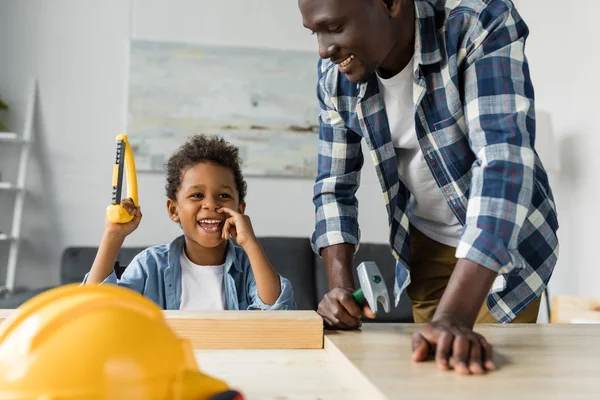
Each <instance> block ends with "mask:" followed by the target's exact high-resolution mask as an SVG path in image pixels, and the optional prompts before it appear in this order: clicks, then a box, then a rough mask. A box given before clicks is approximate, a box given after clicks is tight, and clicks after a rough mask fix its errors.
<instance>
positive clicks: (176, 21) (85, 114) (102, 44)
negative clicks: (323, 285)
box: [0, 0, 387, 286]
mask: <svg viewBox="0 0 600 400" xmlns="http://www.w3.org/2000/svg"><path fill="white" fill-rule="evenodd" d="M268 13H273V15H274V17H273V18H269V17H268V16H267V15H268ZM130 37H136V38H154V39H163V40H188V41H195V42H198V43H207V44H224V45H247V46H264V47H272V48H292V49H298V50H312V51H314V52H315V60H316V56H317V47H316V41H315V39H314V37H313V36H311V35H310V34H309V32H308V31H306V30H305V29H304V28H303V27H302V23H301V17H300V13H299V11H298V9H297V5H296V2H295V1H294V2H292V1H285V2H284V1H281V0H268V1H261V2H247V1H244V0H231V1H227V2H224V1H208V0H202V1H200V0H187V1H182V0H168V1H165V0H163V1H160V0H139V1H136V0H134V1H133V2H132V3H130V2H129V1H123V0H109V1H106V0H105V1H102V2H100V1H92V0H85V1H83V0H30V1H27V2H24V1H11V0H0V60H2V61H0V65H1V68H0V93H2V94H3V96H4V97H6V98H9V99H10V98H12V99H15V100H16V101H21V99H22V98H23V96H24V95H25V93H24V90H25V89H26V84H27V82H28V79H29V78H30V77H37V78H38V79H39V92H40V93H39V103H38V105H39V107H40V112H39V114H38V125H39V126H38V128H39V129H38V135H39V139H38V140H40V141H41V149H40V152H39V154H38V155H39V156H40V157H36V159H38V160H42V165H41V167H40V166H39V165H34V166H32V168H31V170H30V171H31V174H30V175H29V178H30V181H29V182H30V184H29V189H30V194H29V197H28V198H29V200H28V207H27V208H26V212H25V216H24V231H23V234H24V236H25V237H26V239H27V240H26V242H25V243H24V247H23V249H24V252H23V253H22V255H21V257H20V259H19V271H18V275H17V280H18V282H17V283H18V285H26V286H41V285H47V284H55V283H58V264H59V257H60V254H61V252H62V250H63V249H64V248H65V247H66V246H81V245H90V246H96V245H97V244H98V242H99V240H100V237H101V235H102V229H103V213H104V209H105V208H106V206H107V205H108V202H109V199H110V181H111V174H112V170H111V168H112V167H111V163H112V160H113V158H114V137H115V135H116V134H118V133H120V132H121V131H123V130H124V129H125V127H126V95H127V93H126V87H127V67H128V65H127V62H128V40H129V38H130ZM315 77H316V64H315ZM315 101H316V99H315ZM315 118H316V116H315ZM0 154H4V153H0ZM366 162H367V164H366V168H365V173H364V176H363V187H362V188H361V190H360V193H359V200H360V201H361V211H362V213H361V215H360V221H361V226H362V231H363V238H364V240H365V241H378V242H385V241H386V240H387V222H386V214H385V209H384V206H383V204H384V203H383V199H382V197H381V195H380V189H379V184H378V182H377V178H376V176H375V173H374V171H373V168H372V164H371V162H370V160H368V159H367V160H366ZM247 180H248V186H249V190H248V198H247V202H248V208H247V212H248V214H249V215H250V216H251V218H252V220H253V225H254V227H255V230H256V232H257V234H258V235H261V236H263V235H281V236H304V237H309V236H310V234H311V233H312V229H313V221H314V217H313V205H312V200H311V199H312V197H311V196H312V181H311V180H307V179H264V178H255V177H249V178H248V179H247ZM138 183H139V191H140V193H139V194H140V203H141V205H142V211H143V213H144V219H143V222H142V225H141V226H140V228H139V229H138V230H137V231H136V232H135V233H134V234H132V235H131V236H130V237H129V238H128V240H127V242H126V244H127V245H145V244H152V243H158V242H165V241H169V240H170V239H172V238H173V237H174V235H177V234H179V230H178V228H177V226H175V225H174V224H173V223H172V222H171V221H170V220H169V219H168V218H167V215H166V211H165V206H164V201H165V196H164V190H163V187H164V180H163V176H161V175H160V174H139V176H138ZM3 203H4V200H3ZM3 203H0V214H2V215H7V214H8V213H10V208H7V206H6V204H3ZM0 221H1V219H0ZM0 251H1V250H0ZM2 262H3V261H2ZM2 280H3V277H0V282H1V281H2Z"/></svg>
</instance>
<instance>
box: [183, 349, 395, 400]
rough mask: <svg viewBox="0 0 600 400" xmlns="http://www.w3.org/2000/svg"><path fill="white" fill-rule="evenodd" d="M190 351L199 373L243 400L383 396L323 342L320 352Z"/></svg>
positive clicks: (370, 399) (379, 399)
mask: <svg viewBox="0 0 600 400" xmlns="http://www.w3.org/2000/svg"><path fill="white" fill-rule="evenodd" d="M333 347H335V346H333ZM194 354H195V356H196V361H197V363H198V366H199V368H200V371H202V372H203V373H205V374H209V375H211V376H214V377H216V378H219V379H222V380H224V381H225V382H227V383H228V385H230V387H232V388H235V389H237V390H239V391H240V392H242V393H243V394H244V396H245V398H246V399H247V400H282V399H290V400H291V399H304V400H309V399H315V400H316V399H328V400H337V399H339V400H383V399H387V397H384V396H383V395H382V394H381V392H380V391H379V390H378V389H377V388H376V387H375V386H373V384H372V383H371V382H369V380H368V379H366V378H365V376H364V375H363V374H362V373H360V372H359V371H358V370H357V369H356V368H355V367H354V366H353V365H352V364H351V363H350V361H349V360H348V359H347V358H346V357H344V356H343V355H341V353H339V354H338V352H336V351H335V349H334V348H331V347H330V346H329V345H327V344H326V348H325V349H322V350H196V351H194ZM396 398H397V397H396Z"/></svg>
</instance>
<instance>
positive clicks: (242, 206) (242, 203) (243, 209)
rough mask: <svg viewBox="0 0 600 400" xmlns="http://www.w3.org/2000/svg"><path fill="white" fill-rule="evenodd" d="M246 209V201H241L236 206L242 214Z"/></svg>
mask: <svg viewBox="0 0 600 400" xmlns="http://www.w3.org/2000/svg"><path fill="white" fill-rule="evenodd" d="M245 211H246V202H245V201H242V202H241V203H240V205H239V207H238V212H239V213H240V214H243V213H244V212H245Z"/></svg>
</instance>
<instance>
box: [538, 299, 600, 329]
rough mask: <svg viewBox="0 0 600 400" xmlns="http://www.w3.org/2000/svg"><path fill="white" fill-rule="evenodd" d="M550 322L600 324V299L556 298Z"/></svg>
mask: <svg viewBox="0 0 600 400" xmlns="http://www.w3.org/2000/svg"><path fill="white" fill-rule="evenodd" d="M550 322H551V323H553V324H560V323H600V298H593V297H575V296H554V297H552V308H551V312H550Z"/></svg>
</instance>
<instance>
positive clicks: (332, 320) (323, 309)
mask: <svg viewBox="0 0 600 400" xmlns="http://www.w3.org/2000/svg"><path fill="white" fill-rule="evenodd" d="M317 313H318V314H319V315H320V316H321V317H323V321H324V322H325V327H326V328H327V329H358V328H360V326H361V325H362V322H361V321H360V317H361V316H362V315H363V313H364V314H365V316H366V317H367V318H375V314H374V313H373V311H371V308H370V307H369V306H368V305H365V306H363V307H362V308H361V306H359V305H358V303H357V302H356V300H354V297H352V289H350V288H341V287H337V288H333V289H332V290H331V291H329V292H327V293H326V294H325V296H323V299H322V300H321V302H320V303H319V308H318V309H317Z"/></svg>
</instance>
